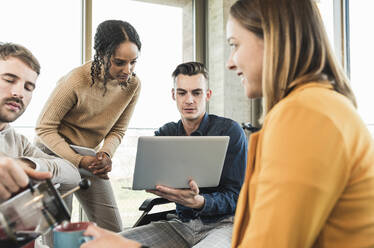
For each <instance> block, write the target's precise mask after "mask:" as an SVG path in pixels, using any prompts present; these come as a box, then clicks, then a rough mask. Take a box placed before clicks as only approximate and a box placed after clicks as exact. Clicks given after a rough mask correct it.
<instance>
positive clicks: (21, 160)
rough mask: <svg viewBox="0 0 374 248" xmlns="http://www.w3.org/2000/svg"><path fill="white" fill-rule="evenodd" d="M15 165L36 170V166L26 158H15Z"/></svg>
mask: <svg viewBox="0 0 374 248" xmlns="http://www.w3.org/2000/svg"><path fill="white" fill-rule="evenodd" d="M16 161H17V163H19V164H21V165H23V166H26V167H30V168H31V169H35V168H36V164H35V163H34V162H33V161H31V160H29V159H26V158H17V159H16Z"/></svg>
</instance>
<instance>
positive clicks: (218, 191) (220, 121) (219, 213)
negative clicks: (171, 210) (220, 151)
mask: <svg viewBox="0 0 374 248" xmlns="http://www.w3.org/2000/svg"><path fill="white" fill-rule="evenodd" d="M155 135H156V136H185V135H186V131H185V130H184V127H183V123H182V121H181V120H180V121H179V122H178V123H175V122H169V123H167V124H165V125H164V126H162V127H161V128H160V129H159V130H157V131H156V132H155ZM191 136H230V141H229V145H228V148H227V152H226V158H225V163H224V165H223V170H222V175H221V179H220V182H219V185H218V187H214V188H201V189H200V194H201V195H202V196H204V199H205V204H204V207H203V208H202V209H201V210H196V209H192V208H188V207H185V206H182V205H180V204H176V205H177V208H176V210H177V214H178V217H179V219H181V220H182V221H188V220H190V219H195V218H198V217H199V218H200V219H201V220H202V221H203V222H206V223H208V222H216V221H218V220H220V219H223V218H226V217H228V216H232V215H234V214H235V209H236V202H237V200H238V197H239V192H240V188H241V186H242V184H243V180H244V175H245V166H246V161H247V139H246V137H245V134H244V131H243V129H242V128H241V127H240V126H239V124H238V123H237V122H235V121H233V120H231V119H228V118H224V117H219V116H216V115H208V114H206V113H205V115H204V117H203V120H202V121H201V123H200V126H199V128H198V129H197V130H196V131H195V132H193V133H191ZM212 155H214V154H212Z"/></svg>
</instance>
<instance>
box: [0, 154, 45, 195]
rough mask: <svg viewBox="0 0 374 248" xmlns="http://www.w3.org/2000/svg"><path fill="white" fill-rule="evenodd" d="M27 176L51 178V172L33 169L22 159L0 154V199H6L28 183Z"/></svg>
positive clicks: (39, 178) (38, 178) (40, 178)
mask: <svg viewBox="0 0 374 248" xmlns="http://www.w3.org/2000/svg"><path fill="white" fill-rule="evenodd" d="M28 176H29V177H31V178H34V179H37V180H43V179H47V178H51V176H52V175H51V173H49V172H40V171H35V170H34V169H32V168H30V166H28V165H27V164H25V163H23V162H22V160H19V159H13V158H10V157H5V156H1V155H0V200H6V199H8V198H9V197H10V196H11V195H12V193H16V192H18V191H19V190H20V189H21V188H24V187H26V185H27V184H28V183H29V178H28Z"/></svg>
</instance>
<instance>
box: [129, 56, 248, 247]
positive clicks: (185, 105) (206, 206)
mask: <svg viewBox="0 0 374 248" xmlns="http://www.w3.org/2000/svg"><path fill="white" fill-rule="evenodd" d="M172 75H173V78H174V88H173V89H172V98H173V99H174V100H175V101H176V103H177V107H178V110H179V112H180V114H181V120H180V121H179V122H178V123H175V122H170V123H167V124H165V125H164V126H163V127H161V128H160V129H159V130H158V131H156V132H155V135H156V136H229V137H230V141H229V145H228V149H227V153H226V158H225V162H224V166H223V170H222V175H221V179H220V183H219V185H218V186H217V187H214V188H203V189H199V186H198V185H197V183H196V182H195V181H194V180H190V181H189V186H190V188H189V189H175V188H170V187H166V186H162V185H157V186H156V189H155V190H149V191H148V192H151V193H154V194H156V195H158V196H161V197H163V198H166V199H168V200H171V201H173V202H175V203H176V211H177V215H178V216H177V218H175V219H172V220H168V221H159V222H153V223H151V224H148V225H146V226H141V227H137V228H133V229H130V230H129V231H125V232H123V233H122V236H124V237H126V238H129V239H133V240H136V241H138V242H140V243H141V244H143V245H147V246H150V247H152V248H154V247H192V246H193V247H230V245H231V232H232V224H233V216H234V214H235V208H236V202H237V199H238V196H239V192H240V188H241V185H242V183H243V180H244V174H245V164H246V151H247V140H246V137H245V134H244V132H243V130H242V129H241V127H240V126H239V124H238V123H236V122H235V121H233V120H230V119H227V118H224V117H219V116H215V115H208V114H207V113H206V103H207V102H208V101H209V99H210V97H211V95H212V91H211V90H210V89H208V73H207V71H206V68H205V67H204V65H203V64H201V63H198V62H189V63H183V64H180V65H178V66H177V68H176V69H175V70H174V72H173V74H172ZM210 155H211V156H215V155H214V154H210Z"/></svg>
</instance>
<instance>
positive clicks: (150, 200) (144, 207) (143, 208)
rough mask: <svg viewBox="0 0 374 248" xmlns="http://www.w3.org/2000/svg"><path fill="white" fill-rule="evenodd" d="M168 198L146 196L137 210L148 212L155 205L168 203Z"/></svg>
mask: <svg viewBox="0 0 374 248" xmlns="http://www.w3.org/2000/svg"><path fill="white" fill-rule="evenodd" d="M170 202H171V201H169V200H168V199H165V198H161V197H157V198H148V199H146V200H145V201H144V202H143V203H142V205H140V207H139V210H140V211H145V212H149V211H151V209H152V208H153V206H155V205H162V204H166V203H170Z"/></svg>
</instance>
